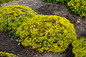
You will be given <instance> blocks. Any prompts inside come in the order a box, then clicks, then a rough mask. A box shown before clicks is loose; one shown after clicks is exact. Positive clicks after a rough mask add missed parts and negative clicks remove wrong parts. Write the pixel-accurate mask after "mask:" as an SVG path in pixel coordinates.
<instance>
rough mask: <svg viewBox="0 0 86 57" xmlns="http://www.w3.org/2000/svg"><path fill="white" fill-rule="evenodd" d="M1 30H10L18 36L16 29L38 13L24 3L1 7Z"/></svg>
mask: <svg viewBox="0 0 86 57" xmlns="http://www.w3.org/2000/svg"><path fill="white" fill-rule="evenodd" d="M0 13H1V14H0V30H1V31H2V30H3V31H10V33H12V34H13V36H14V37H16V34H15V32H16V29H17V27H19V26H20V25H21V24H22V22H24V21H27V19H30V18H32V17H33V16H34V15H37V13H36V12H34V11H33V10H32V9H30V8H29V7H26V6H22V5H11V6H4V7H0Z"/></svg>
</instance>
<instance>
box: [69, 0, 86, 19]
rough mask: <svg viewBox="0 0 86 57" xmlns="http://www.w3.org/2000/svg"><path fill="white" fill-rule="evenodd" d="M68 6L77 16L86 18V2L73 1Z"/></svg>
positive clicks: (82, 0)
mask: <svg viewBox="0 0 86 57" xmlns="http://www.w3.org/2000/svg"><path fill="white" fill-rule="evenodd" d="M68 6H69V7H70V9H71V10H72V12H74V13H75V14H77V15H80V16H81V17H86V0H71V1H70V2H68Z"/></svg>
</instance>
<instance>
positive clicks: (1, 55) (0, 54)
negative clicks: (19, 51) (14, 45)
mask: <svg viewBox="0 0 86 57" xmlns="http://www.w3.org/2000/svg"><path fill="white" fill-rule="evenodd" d="M0 57H16V55H14V54H11V53H7V52H0Z"/></svg>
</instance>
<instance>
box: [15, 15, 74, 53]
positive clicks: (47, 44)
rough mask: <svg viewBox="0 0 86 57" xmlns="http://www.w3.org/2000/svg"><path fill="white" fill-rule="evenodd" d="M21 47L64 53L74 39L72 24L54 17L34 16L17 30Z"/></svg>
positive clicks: (62, 18) (61, 18) (64, 19)
mask: <svg viewBox="0 0 86 57" xmlns="http://www.w3.org/2000/svg"><path fill="white" fill-rule="evenodd" d="M16 34H19V35H20V38H21V39H22V42H21V43H22V45H23V46H25V47H26V46H32V48H33V49H36V50H38V51H39V52H43V51H46V52H50V51H51V52H55V53H57V52H60V53H62V52H64V51H65V50H66V49H67V48H68V45H69V44H70V43H71V42H72V41H73V40H75V39H76V32H75V29H74V26H73V24H72V23H70V21H69V20H67V19H66V18H64V17H60V16H56V15H36V16H34V17H33V18H32V19H30V20H28V21H27V22H24V23H23V24H22V25H21V26H20V27H18V28H17V32H16Z"/></svg>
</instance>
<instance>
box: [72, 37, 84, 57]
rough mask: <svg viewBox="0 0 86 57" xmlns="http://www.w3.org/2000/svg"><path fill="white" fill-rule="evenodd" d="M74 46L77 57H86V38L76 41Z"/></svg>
mask: <svg viewBox="0 0 86 57" xmlns="http://www.w3.org/2000/svg"><path fill="white" fill-rule="evenodd" d="M72 46H73V53H74V55H75V57H86V38H80V39H76V40H75V41H74V42H73V43H72Z"/></svg>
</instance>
